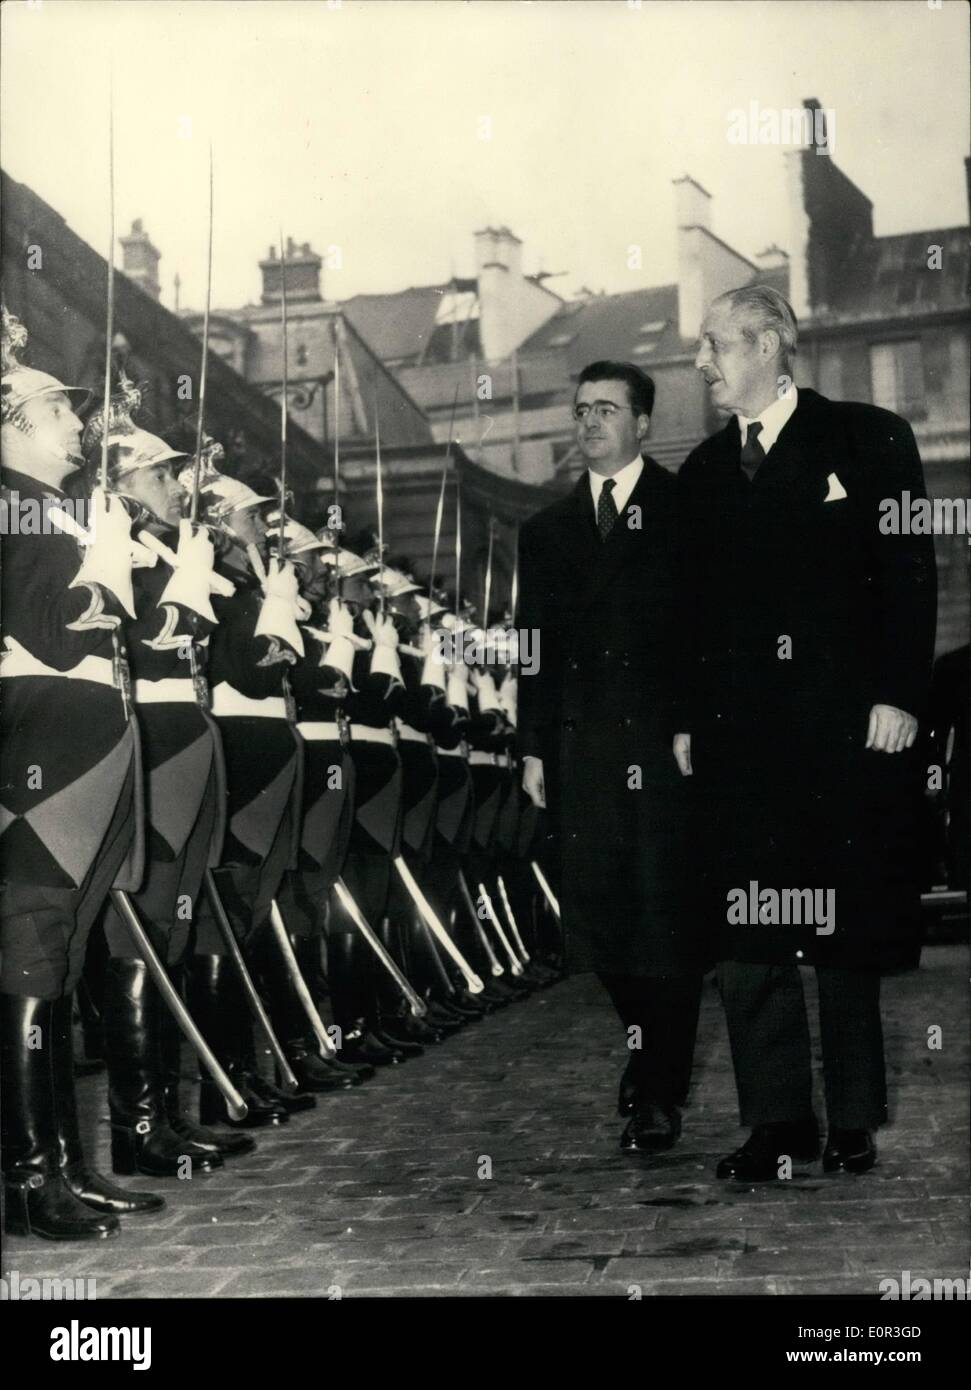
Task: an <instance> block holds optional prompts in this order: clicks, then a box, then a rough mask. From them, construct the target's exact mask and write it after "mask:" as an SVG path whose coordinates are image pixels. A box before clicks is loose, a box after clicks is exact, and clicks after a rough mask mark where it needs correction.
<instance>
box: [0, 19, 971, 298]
mask: <svg viewBox="0 0 971 1390" xmlns="http://www.w3.org/2000/svg"><path fill="white" fill-rule="evenodd" d="M0 24H2V40H3V42H2V48H0V117H2V124H0V159H2V163H3V167H4V168H5V169H6V171H7V172H8V173H9V174H10V175H11V176H12V177H13V178H15V179H17V180H19V181H21V182H23V183H26V184H28V185H30V187H31V188H33V189H34V190H35V191H36V192H37V193H38V194H40V196H41V197H43V198H44V199H46V200H47V201H48V202H49V203H50V204H52V206H53V207H54V208H55V209H56V210H57V212H59V213H60V214H61V215H62V216H63V217H64V218H65V219H66V221H67V222H68V224H69V225H70V226H71V227H72V228H73V229H74V230H75V231H76V232H77V233H78V234H79V235H80V236H82V237H83V238H84V239H85V240H86V241H88V242H89V243H90V244H91V245H92V246H94V247H95V248H96V249H97V250H98V251H100V252H101V253H102V254H105V253H106V250H107V243H108V217H109V199H108V88H109V82H108V72H109V69H110V70H111V71H112V72H113V89H114V111H115V115H114V127H115V225H116V230H117V231H118V233H119V234H121V233H123V232H126V231H127V230H128V228H129V226H130V224H131V222H132V220H133V219H134V218H136V217H140V218H142V219H143V222H144V225H145V227H146V229H147V231H148V232H149V234H150V235H151V237H152V240H153V241H154V243H155V245H156V246H157V247H158V248H159V249H160V250H161V252H162V261H161V265H160V276H161V280H162V300H163V303H165V304H167V305H169V307H172V306H173V303H174V293H173V278H174V276H175V274H176V272H178V274H179V276H180V278H181V282H182V288H181V302H182V306H183V307H186V306H193V307H200V306H201V304H202V301H203V297H204V285H205V250H206V226H207V209H208V157H209V156H208V151H209V145H210V142H211V144H212V148H213V159H214V167H215V176H214V181H215V215H214V248H213V256H214V267H213V290H212V296H213V305H214V306H224V307H235V306H238V305H241V304H243V303H247V302H258V298H259V292H260V277H259V271H258V268H257V262H258V260H259V259H260V258H261V257H262V256H265V255H266V254H267V249H268V247H269V244H270V243H271V242H278V240H279V236H280V233H281V230H282V232H283V234H284V236H287V235H289V236H292V237H293V238H294V240H295V241H297V242H304V241H309V242H310V243H311V244H312V245H313V247H314V248H315V249H316V250H317V251H318V252H321V253H322V252H324V251H325V250H326V249H327V248H328V247H337V248H339V253H338V254H337V255H335V253H333V252H332V253H331V260H332V261H336V260H337V258H338V255H339V259H340V266H339V267H337V266H336V265H334V266H333V267H332V268H331V269H329V270H328V271H327V272H326V273H325V284H324V291H325V294H326V295H327V297H330V298H336V299H346V298H348V297H349V296H351V295H353V294H356V293H362V292H381V291H389V290H396V289H402V288H405V287H406V286H408V285H415V284H431V283H437V282H440V281H443V280H446V279H448V278H449V276H450V275H452V274H458V275H472V274H474V265H475V263H474V243H473V233H474V232H475V231H476V230H477V229H478V228H480V227H482V226H485V225H487V224H492V225H499V224H505V225H507V226H509V227H510V228H511V229H512V230H513V231H514V232H515V233H516V234H517V235H518V236H519V237H521V238H522V240H523V242H524V248H523V256H524V269H525V270H526V271H527V272H528V273H532V272H535V271H537V270H540V269H542V270H546V271H552V272H566V273H565V274H563V275H562V276H561V277H560V278H558V279H554V280H550V281H549V282H548V283H549V285H550V287H551V288H553V289H555V290H556V291H557V292H558V293H561V294H564V295H567V296H569V295H571V294H573V293H575V292H576V291H577V289H578V288H579V287H581V286H583V285H586V286H589V287H590V288H592V289H595V290H601V289H605V290H607V291H610V292H616V291H620V290H625V289H638V288H642V287H644V286H649V285H656V284H665V283H670V282H672V281H673V280H674V279H675V278H676V238H675V218H674V204H673V190H672V186H671V181H672V179H674V178H677V177H679V176H680V175H682V174H684V173H690V174H691V175H692V176H693V177H694V178H695V179H697V180H698V181H699V182H700V183H701V184H702V185H703V186H704V187H705V188H706V189H707V190H708V192H709V193H710V194H711V195H712V198H713V202H712V218H713V230H714V231H715V232H716V233H717V234H718V235H719V236H720V237H721V238H722V239H723V240H725V241H727V242H728V243H729V245H731V246H733V247H735V248H736V249H737V250H739V251H741V252H742V253H743V254H745V255H748V256H752V255H754V254H756V253H757V252H759V251H760V250H762V249H763V248H764V247H765V246H767V245H768V244H770V243H771V242H776V243H777V244H778V245H780V246H781V247H783V248H784V249H788V244H789V219H788V212H787V200H786V188H785V175H784V164H785V161H784V155H783V150H782V149H781V148H780V147H778V146H764V145H751V144H749V145H742V144H740V143H737V142H734V143H733V142H732V141H731V140H730V139H729V138H728V132H729V129H730V128H731V125H732V120H733V113H734V112H736V111H737V110H739V109H741V110H744V111H748V110H749V108H750V103H751V102H753V101H754V102H757V103H758V109H759V110H760V111H764V110H768V109H776V110H780V111H781V110H783V109H786V108H798V107H799V106H800V105H801V103H802V101H803V99H804V98H806V97H816V98H818V99H819V101H820V102H821V103H822V105H823V107H825V108H828V109H830V110H832V111H833V112H835V132H836V137H835V152H834V153H835V159H836V162H837V164H838V165H839V166H840V167H841V169H843V171H844V172H845V173H846V174H847V175H848V176H849V177H850V178H851V179H853V180H854V182H856V183H857V184H858V185H859V186H860V187H861V188H862V189H863V190H864V192H865V193H866V194H867V195H868V197H869V198H870V199H871V201H872V202H873V204H874V220H875V228H876V231H877V233H878V234H883V235H888V234H891V233H895V232H903V231H910V230H916V229H922V228H927V229H931V228H941V227H947V226H954V225H957V224H964V223H966V222H967V221H968V204H967V193H966V186H965V174H964V165H963V160H964V157H965V156H966V155H967V153H968V149H969V139H971V132H969V115H968V112H969V101H968V72H969V51H968V47H969V45H968V7H967V5H966V4H964V3H963V0H943V3H942V4H941V5H940V7H938V6H937V4H936V0H899V3H898V2H897V0H767V2H765V3H763V0H701V2H700V3H691V2H689V0H678V2H677V3H653V2H652V0H643V2H642V3H641V4H638V3H637V2H636V0H569V2H567V0H536V2H535V3H524V0H469V2H468V3H467V2H466V0H271V3H262V0H248V3H237V0H189V2H188V3H180V2H179V0H6V3H4V4H3V6H2V10H0ZM632 245H636V246H639V247H640V248H641V258H640V265H637V264H636V258H633V261H634V263H633V264H631V262H632V258H631V256H630V255H629V252H628V248H629V247H630V246H632Z"/></svg>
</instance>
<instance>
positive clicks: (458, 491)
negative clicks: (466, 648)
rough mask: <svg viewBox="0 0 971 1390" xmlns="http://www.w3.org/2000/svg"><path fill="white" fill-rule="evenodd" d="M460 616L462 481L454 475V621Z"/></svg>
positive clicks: (459, 619)
mask: <svg viewBox="0 0 971 1390" xmlns="http://www.w3.org/2000/svg"><path fill="white" fill-rule="evenodd" d="M461 614H462V479H461V477H460V476H459V473H458V471H457V470H456V474H455V619H456V622H459V623H460V622H461V621H462V618H461Z"/></svg>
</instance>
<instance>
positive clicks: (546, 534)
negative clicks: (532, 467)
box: [518, 362, 706, 1152]
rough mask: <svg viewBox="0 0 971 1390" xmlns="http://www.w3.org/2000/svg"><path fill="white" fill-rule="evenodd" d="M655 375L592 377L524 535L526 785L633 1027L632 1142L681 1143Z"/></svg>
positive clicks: (688, 982) (605, 365)
mask: <svg viewBox="0 0 971 1390" xmlns="http://www.w3.org/2000/svg"><path fill="white" fill-rule="evenodd" d="M653 406H654V383H653V382H652V381H651V379H650V378H649V377H648V376H646V375H645V374H644V373H643V372H642V371H641V370H640V368H638V367H636V366H633V365H631V364H629V363H618V362H595V363H593V364H591V365H590V366H588V367H586V368H585V369H584V370H583V371H582V372H581V373H580V376H579V382H578V386H577V391H576V397H575V401H574V416H575V419H576V438H577V444H578V447H579V449H580V452H581V453H582V454H583V457H584V458H585V459H586V462H587V464H588V468H587V470H586V471H585V472H584V473H583V475H582V476H581V478H580V479H579V481H578V483H577V485H576V487H575V488H574V489H573V491H572V492H571V493H570V494H569V496H567V497H565V498H563V499H562V500H560V501H557V502H554V503H553V504H552V505H551V506H549V507H547V508H545V509H544V510H543V511H541V512H539V513H538V514H537V515H535V516H533V517H531V518H530V519H529V520H528V521H527V522H526V523H525V524H524V525H523V527H522V530H521V533H520V546H519V555H520V560H519V573H520V606H519V614H518V625H519V627H520V628H521V629H530V630H531V638H532V641H533V644H534V650H535V649H536V643H537V642H538V658H539V660H538V667H539V669H538V672H537V673H536V674H532V675H531V674H529V673H528V670H527V669H526V668H524V670H523V674H522V676H521V678H520V681H519V709H520V719H519V735H520V747H521V752H522V754H523V757H524V773H523V785H524V787H525V789H526V791H527V793H528V794H529V796H530V797H531V798H532V800H533V801H534V802H535V803H536V804H537V805H544V804H545V805H546V806H547V807H548V810H549V813H550V816H551V819H552V822H553V825H554V827H555V829H556V831H557V839H558V842H559V846H560V851H561V855H560V858H561V871H560V882H561V893H560V897H561V903H562V911H563V918H564V929H565V936H566V948H567V958H568V962H569V965H570V967H571V968H572V969H573V970H591V969H592V970H595V971H596V972H597V973H598V974H599V976H600V978H601V980H602V982H603V983H604V985H605V986H606V988H607V990H608V992H609V993H610V995H611V997H612V999H613V1001H614V1004H615V1005H616V1008H617V1011H618V1013H619V1014H620V1016H621V1019H622V1021H623V1023H624V1026H625V1028H626V1029H627V1040H628V1046H629V1048H630V1062H629V1064H628V1067H627V1069H626V1071H625V1074H624V1078H623V1080H622V1083H621V1093H620V1101H619V1109H620V1111H621V1113H622V1114H630V1115H631V1119H630V1121H629V1123H628V1125H627V1128H626V1130H625V1131H624V1135H623V1138H622V1140H621V1144H622V1147H624V1148H627V1149H637V1150H642V1151H648V1152H650V1151H653V1150H657V1149H662V1148H668V1147H670V1146H671V1145H672V1144H673V1143H674V1142H675V1141H676V1139H677V1138H678V1135H679V1134H680V1130H681V1115H680V1107H681V1106H682V1104H683V1103H684V1100H685V1097H686V1095H687V1091H688V1083H689V1080H690V1076H691V1062H692V1054H693V1051H694V1041H695V1030H696V1027H697V1019H698V1005H699V998H700V991H701V981H702V974H703V969H704V966H705V964H706V961H705V951H704V943H703V942H702V941H701V939H700V937H699V932H698V925H697V919H696V917H694V916H692V914H691V912H690V910H689V908H688V905H687V901H686V898H687V888H686V882H685V862H684V846H685V809H686V793H687V792H689V791H692V790H693V789H692V788H690V787H688V786H687V785H686V784H685V783H683V781H682V779H681V777H680V776H679V774H678V769H677V765H676V763H675V761H674V758H673V756H672V751H671V740H670V737H669V734H670V733H673V726H672V725H671V723H670V713H671V689H670V684H669V682H670V677H671V674H672V647H673V639H674V620H675V612H674V597H675V596H674V562H675V533H676V528H675V492H676V484H675V480H674V478H673V477H672V476H671V475H670V474H668V473H667V472H666V471H665V470H664V469H663V468H662V467H661V466H660V464H658V463H656V462H655V461H654V460H653V459H652V458H649V457H647V456H642V453H641V450H642V448H643V446H644V443H645V441H646V438H647V434H648V430H649V428H650V417H651V412H652V410H653Z"/></svg>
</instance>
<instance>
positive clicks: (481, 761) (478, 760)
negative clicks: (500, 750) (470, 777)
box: [469, 748, 498, 767]
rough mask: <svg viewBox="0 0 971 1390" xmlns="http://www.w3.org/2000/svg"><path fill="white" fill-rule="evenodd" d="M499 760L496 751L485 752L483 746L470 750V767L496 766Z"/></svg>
mask: <svg viewBox="0 0 971 1390" xmlns="http://www.w3.org/2000/svg"><path fill="white" fill-rule="evenodd" d="M497 761H498V760H497V758H496V754H495V753H484V752H483V751H482V749H481V748H473V749H471V750H470V752H469V767H495V766H496V765H497Z"/></svg>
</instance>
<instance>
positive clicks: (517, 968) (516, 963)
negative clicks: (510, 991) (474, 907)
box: [459, 870, 523, 976]
mask: <svg viewBox="0 0 971 1390" xmlns="http://www.w3.org/2000/svg"><path fill="white" fill-rule="evenodd" d="M459 872H460V873H461V870H460V871H459ZM479 899H480V901H481V902H483V903H484V904H485V910H486V912H487V913H488V914H489V921H490V922H491V923H492V926H493V930H494V931H495V933H496V936H498V938H499V942H500V945H501V946H502V949H503V950H504V951H505V953H506V955H507V956H508V957H509V969H510V970H511V971H512V973H513V975H516V976H519V975H521V974H522V973H523V963H522V961H521V960H520V959H519V957H518V956H517V955H516V952H515V951H514V950H513V948H512V942H511V941H510V940H509V937H508V936H507V935H506V933H505V930H504V929H503V925H502V923H501V922H500V921H499V917H498V914H497V913H496V909H495V908H494V907H493V905H492V899H491V898H490V897H489V894H488V891H487V890H486V886H485V884H484V883H482V882H481V881H480V882H479Z"/></svg>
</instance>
